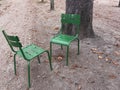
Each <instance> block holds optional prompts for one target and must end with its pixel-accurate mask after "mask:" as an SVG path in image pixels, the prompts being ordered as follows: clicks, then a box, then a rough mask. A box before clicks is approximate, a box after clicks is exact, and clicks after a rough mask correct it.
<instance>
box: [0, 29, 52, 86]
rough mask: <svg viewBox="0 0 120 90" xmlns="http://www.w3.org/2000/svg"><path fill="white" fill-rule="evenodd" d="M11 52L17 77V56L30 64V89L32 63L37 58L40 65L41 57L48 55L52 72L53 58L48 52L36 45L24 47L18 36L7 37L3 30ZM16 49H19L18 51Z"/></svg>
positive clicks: (29, 83)
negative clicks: (43, 54)
mask: <svg viewBox="0 0 120 90" xmlns="http://www.w3.org/2000/svg"><path fill="white" fill-rule="evenodd" d="M2 32H3V34H4V36H5V38H6V40H7V42H8V44H9V46H10V48H11V50H12V51H13V52H14V72H15V75H16V55H18V56H20V57H23V58H24V59H25V60H26V61H27V62H28V87H29V88H30V87H31V82H30V61H31V60H32V59H33V58H35V57H37V58H38V62H39V63H40V58H39V55H41V54H42V53H44V52H46V53H47V55H48V59H49V64H50V69H51V70H52V64H51V58H50V54H49V52H48V50H44V49H43V48H41V47H38V46H36V45H34V44H30V45H28V46H26V47H22V44H21V43H20V41H19V38H18V36H11V35H7V34H6V32H5V31H4V30H3V31H2ZM15 48H18V49H17V50H16V49H15Z"/></svg>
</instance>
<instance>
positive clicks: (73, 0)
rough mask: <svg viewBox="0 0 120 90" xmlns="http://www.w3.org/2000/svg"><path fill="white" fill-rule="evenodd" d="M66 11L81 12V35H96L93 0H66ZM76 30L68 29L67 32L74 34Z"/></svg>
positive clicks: (83, 36) (84, 36) (82, 36)
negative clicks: (93, 22) (93, 26)
mask: <svg viewBox="0 0 120 90" xmlns="http://www.w3.org/2000/svg"><path fill="white" fill-rule="evenodd" d="M66 13H70V14H71V13H72V14H74V13H75V14H80V16H81V25H80V37H81V38H86V37H94V31H93V28H92V19H93V0H66ZM73 32H74V30H70V29H69V30H67V33H69V34H72V33H73Z"/></svg>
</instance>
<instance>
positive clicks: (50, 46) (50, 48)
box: [50, 42, 52, 60]
mask: <svg viewBox="0 0 120 90" xmlns="http://www.w3.org/2000/svg"><path fill="white" fill-rule="evenodd" d="M50 59H51V60H52V43H51V42H50Z"/></svg>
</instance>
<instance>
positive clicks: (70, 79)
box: [0, 0, 120, 90]
mask: <svg viewBox="0 0 120 90" xmlns="http://www.w3.org/2000/svg"><path fill="white" fill-rule="evenodd" d="M117 5H118V0H95V1H94V17H93V27H94V31H95V34H96V38H92V39H91V38H87V39H83V40H81V44H80V46H81V48H80V55H76V53H77V43H76V42H73V43H72V44H71V48H70V52H69V66H65V51H66V50H65V49H66V48H65V47H64V50H60V47H59V46H57V45H54V46H53V47H54V49H53V59H52V64H53V69H54V70H53V71H50V68H49V63H48V59H47V57H46V55H45V54H43V55H42V57H41V64H38V62H37V59H34V60H33V62H31V84H32V87H31V88H30V90H120V8H118V7H116V6H117ZM49 7H50V6H49V0H45V2H44V3H40V1H38V0H0V28H2V29H4V30H5V31H6V32H7V33H9V34H14V35H18V36H19V38H20V40H21V42H22V43H23V46H25V45H28V44H30V43H35V44H37V45H38V46H41V47H43V48H44V49H47V50H49V41H50V38H51V37H53V36H54V35H55V34H56V33H57V32H58V30H59V28H60V15H61V13H64V12H65V1H64V0H55V10H54V11H50V9H49ZM0 36H1V38H0V44H1V45H0V90H27V62H26V61H25V60H23V59H22V58H19V57H17V76H15V75H14V67H13V54H12V52H11V50H10V48H9V46H8V44H7V42H6V40H5V38H4V37H3V35H2V32H0ZM59 56H60V57H62V60H60V59H59V58H58V57H59Z"/></svg>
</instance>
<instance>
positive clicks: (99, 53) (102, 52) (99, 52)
mask: <svg viewBox="0 0 120 90" xmlns="http://www.w3.org/2000/svg"><path fill="white" fill-rule="evenodd" d="M96 54H104V53H103V52H96Z"/></svg>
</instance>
